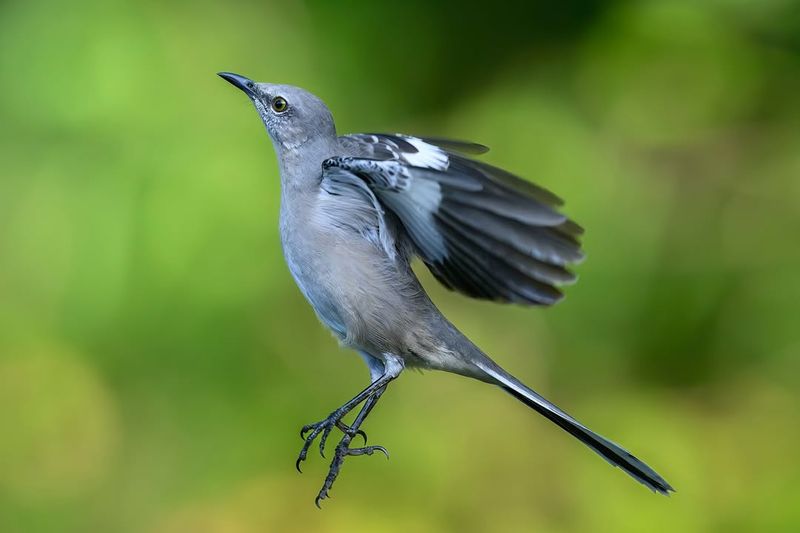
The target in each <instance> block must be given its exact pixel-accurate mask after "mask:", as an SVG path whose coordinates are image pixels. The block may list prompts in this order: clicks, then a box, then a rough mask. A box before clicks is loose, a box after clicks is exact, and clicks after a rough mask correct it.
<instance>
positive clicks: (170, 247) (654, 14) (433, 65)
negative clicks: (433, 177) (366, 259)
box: [0, 0, 800, 533]
mask: <svg viewBox="0 0 800 533" xmlns="http://www.w3.org/2000/svg"><path fill="white" fill-rule="evenodd" d="M220 70H230V71H234V72H238V73H241V74H245V75H247V76H250V77H253V78H255V79H257V80H261V81H272V82H282V83H291V84H295V85H300V86H303V87H305V88H308V89H310V90H312V91H313V92H315V93H316V94H318V95H319V96H321V97H322V98H323V99H324V100H325V101H326V102H327V103H328V104H329V105H330V107H331V109H332V110H333V113H334V115H335V117H336V118H337V123H338V127H339V131H340V132H342V133H345V132H353V131H390V132H391V131H401V132H407V133H412V134H427V135H441V136H451V137H455V138H466V139H470V140H475V141H478V142H481V143H484V144H487V145H489V146H491V147H492V148H493V150H492V151H491V152H490V153H489V154H487V155H486V156H484V157H485V160H486V161H489V162H491V163H494V164H497V165H500V166H503V167H505V168H508V169H509V170H512V171H514V172H516V173H518V174H521V175H523V176H526V177H528V178H529V179H532V180H534V181H536V182H538V183H540V184H542V185H544V186H546V187H548V188H550V189H552V190H554V191H555V192H557V193H558V194H560V195H561V196H563V197H564V198H566V200H567V206H566V209H567V212H568V213H569V214H570V215H571V216H572V217H574V218H575V219H576V220H577V221H578V222H580V223H581V224H582V225H584V226H585V227H586V228H587V233H586V237H585V248H586V251H587V253H588V259H587V261H586V262H585V263H583V264H582V265H580V267H579V268H578V272H579V274H580V276H581V280H580V282H579V283H578V284H577V285H576V286H574V287H570V288H569V289H568V291H567V293H568V297H567V299H566V301H565V302H563V303H562V304H560V305H558V306H556V307H555V308H553V309H549V310H544V309H523V308H520V307H503V306H497V305H492V304H488V303H481V302H474V301H466V300H465V299H464V298H461V297H459V296H457V295H455V294H451V293H448V292H447V291H446V290H444V289H442V288H440V287H438V286H437V285H436V284H435V283H432V282H431V281H432V280H431V278H430V276H428V275H427V273H425V281H426V285H427V286H428V287H429V288H430V290H431V292H432V295H433V298H434V300H435V301H436V302H437V303H438V304H439V305H440V306H441V308H442V309H443V310H444V311H445V312H446V314H447V315H448V316H449V317H450V318H451V319H452V320H453V322H454V323H456V324H457V325H458V326H459V327H461V328H462V329H463V330H464V331H465V332H466V333H467V334H468V335H469V336H470V337H471V338H473V339H474V340H475V341H476V342H477V343H478V344H479V345H480V346H481V347H482V348H484V349H485V350H486V351H487V352H488V353H490V354H492V355H493V356H494V357H495V358H496V359H497V360H498V361H499V362H500V363H502V364H503V365H504V366H506V367H507V368H508V369H509V370H510V371H512V372H514V373H515V374H517V375H518V376H520V377H521V378H522V379H523V380H525V381H526V382H528V383H529V384H530V385H531V386H533V387H534V388H536V389H537V390H539V391H540V392H542V393H543V394H545V395H547V396H549V397H551V398H552V399H553V400H554V401H556V402H557V403H558V404H560V405H562V406H563V407H564V408H565V409H567V410H568V411H569V412H572V413H574V414H576V415H577V416H578V418H579V419H580V420H582V421H583V422H585V423H586V424H587V425H589V426H590V427H592V428H594V429H596V430H598V431H599V432H601V433H602V434H604V435H607V436H608V437H610V438H612V439H613V440H615V441H618V442H620V443H622V444H624V445H625V446H626V447H628V448H629V449H631V450H632V451H633V452H634V453H636V454H637V455H639V456H640V457H642V458H644V459H645V460H646V461H647V462H648V463H649V464H651V465H652V466H653V467H654V468H656V469H657V470H658V471H659V472H660V473H662V474H663V475H664V477H665V478H666V479H668V480H669V481H670V483H672V484H673V485H674V486H675V487H676V488H677V490H678V492H677V494H675V495H673V496H672V497H670V498H669V499H667V498H663V497H660V496H656V495H653V494H651V493H649V492H648V491H647V490H645V489H644V488H643V487H642V486H640V485H638V484H636V483H634V482H632V481H631V480H630V479H628V478H627V476H625V475H624V474H623V473H621V472H620V471H618V470H615V469H612V468H610V467H609V466H608V465H606V464H605V463H604V462H603V461H602V460H601V459H600V458H598V457H596V456H595V455H594V454H592V453H591V452H590V451H588V450H587V449H586V448H585V447H583V446H582V445H580V444H579V443H577V442H576V441H574V440H573V439H571V438H570V437H568V436H567V435H566V434H564V433H563V432H562V431H560V430H559V429H558V428H556V427H555V426H553V425H552V424H550V423H548V422H547V421H545V420H544V419H542V418H541V417H539V416H537V415H535V414H534V413H532V412H530V411H529V410H528V409H527V408H525V407H524V406H522V405H521V404H519V403H517V402H515V401H514V400H513V399H512V398H510V397H508V396H507V395H505V394H503V393H501V392H500V391H498V390H496V389H493V388H491V387H488V386H486V385H483V384H480V383H477V382H472V381H469V380H466V379H461V378H458V377H455V376H450V375H446V374H440V373H428V374H425V375H420V374H418V373H415V372H408V373H406V374H405V375H403V377H402V378H401V379H399V380H398V381H397V382H396V383H395V384H394V385H392V386H391V387H390V389H389V392H388V393H387V394H386V395H385V396H384V398H383V400H382V401H381V403H380V405H379V406H378V407H377V409H376V410H375V412H374V414H373V416H372V417H371V418H370V419H369V420H368V422H367V424H366V425H365V429H366V430H367V432H368V433H369V435H370V440H371V442H373V443H377V444H383V445H385V446H386V447H387V448H388V449H389V450H390V452H391V453H392V458H391V460H390V461H389V462H387V461H385V460H384V459H383V458H381V457H380V456H373V457H372V458H358V459H353V460H350V461H349V463H347V465H346V466H345V468H344V471H343V474H342V475H341V477H340V478H339V481H338V482H337V484H336V485H335V487H334V490H333V493H332V495H333V497H332V499H331V500H328V501H326V502H325V503H324V505H323V511H321V512H320V511H318V510H317V509H316V508H315V507H314V505H313V498H314V496H315V495H316V492H317V490H318V489H319V486H320V484H321V482H322V479H323V477H324V475H325V473H326V471H327V465H328V461H327V460H322V459H320V458H319V456H317V455H313V456H312V457H311V459H310V460H309V461H308V462H307V463H306V466H305V473H304V474H303V475H300V474H298V473H297V472H295V470H294V459H295V456H296V453H297V452H298V451H299V447H300V445H301V441H300V439H299V438H298V436H297V431H298V429H299V427H300V426H301V425H303V424H305V423H308V422H312V421H315V420H318V419H320V418H322V417H323V416H324V415H326V414H327V413H328V412H330V410H331V409H333V408H334V407H335V406H337V405H339V404H340V403H342V402H343V401H344V400H346V399H348V398H349V397H350V396H351V395H352V394H354V393H355V392H356V391H357V390H360V388H361V387H362V386H363V385H364V384H365V382H366V380H367V379H368V376H367V372H366V369H365V368H364V366H363V363H362V362H361V360H360V359H359V358H358V357H356V356H354V355H353V354H352V353H348V352H345V351H342V350H340V349H339V348H337V346H336V343H335V341H334V339H333V338H332V337H331V336H330V334H329V333H327V332H326V331H325V330H324V329H323V328H322V326H320V325H319V324H318V322H317V320H316V319H315V317H314V315H313V313H312V311H311V310H310V308H309V306H308V305H307V304H306V302H305V301H304V300H303V299H302V296H301V295H300V293H299V291H298V290H297V289H296V288H295V286H294V285H293V283H292V281H291V279H290V277H289V274H288V271H287V269H286V267H285V265H284V263H283V260H282V257H281V251H280V246H279V241H278V231H277V210H278V197H279V184H278V176H277V166H276V162H275V156H274V154H273V152H272V149H271V146H270V143H269V141H268V138H267V136H266V134H265V132H264V130H263V126H262V125H261V124H260V122H259V120H258V117H257V116H256V113H255V111H254V109H253V108H252V106H251V104H250V103H249V102H248V101H247V99H246V98H245V97H244V96H243V95H242V94H241V93H240V92H238V91H236V90H235V89H234V88H233V87H231V86H230V85H228V84H227V83H225V82H224V81H223V80H221V79H219V78H218V77H217V76H216V75H215V73H216V72H217V71H220ZM0 82H1V83H0V86H1V87H2V93H0V531H2V532H3V533H6V532H8V533H16V532H26V533H28V532H31V533H36V532H101V533H102V532H139V531H141V532H153V533H183V532H200V533H205V532H208V533H250V532H260V531H323V532H331V531H353V532H361V531H364V532H383V531H386V532H395V531H397V532H401V531H403V532H405V531H421V532H429V531H430V532H433V531H465V532H483V531H504V532H505V531H541V532H560V531H580V532H586V531H615V532H626V531H630V532H642V531H681V532H693V531H720V532H732V531H733V532H735V531H742V532H749V531H797V530H798V529H800V453H799V452H798V446H797V442H798V439H799V438H800V423H799V422H800V415H799V414H798V413H800V393H798V386H800V359H798V355H799V354H798V352H800V305H798V300H800V282H798V279H797V276H798V274H799V271H800V241H799V240H798V234H800V3H798V2H792V1H788V0H785V1H783V0H769V1H762V2H749V1H745V0H705V1H689V0H685V1H670V2H611V3H603V2H597V1H585V2H574V1H572V2H561V3H558V2H552V3H551V2H548V3H544V2H542V3H530V2H526V3H524V4H523V3H520V5H519V6H517V7H511V6H503V5H502V4H501V3H497V2H493V3H485V4H483V5H479V6H475V7H474V8H469V7H466V6H465V5H464V4H463V3H462V2H443V3H436V4H433V3H428V2H422V1H419V0H413V1H410V2H402V3H401V2H375V1H374V0H371V1H367V0H359V1H353V2H342V3H334V2H329V3H326V2H322V1H321V0H317V1H311V2H307V3H303V2H297V1H294V0H286V1H283V2H272V3H267V2H254V1H244V0H242V1H237V2H218V3H213V2H208V1H202V0H201V1H194V2H189V1H184V2H168V3H165V2H159V1H154V0H144V1H138V2H137V1H119V0H104V1H99V0H97V1H92V0H75V1H71V2H66V1H57V0H50V1H46V0H45V1H40V0H31V1H8V0H6V1H5V2H2V3H0Z"/></svg>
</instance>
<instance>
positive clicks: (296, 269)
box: [284, 234, 413, 353]
mask: <svg viewBox="0 0 800 533" xmlns="http://www.w3.org/2000/svg"><path fill="white" fill-rule="evenodd" d="M318 238H321V239H322V240H319V241H316V242H324V243H325V245H324V246H320V247H318V248H316V249H313V248H309V247H295V246H293V243H292V242H284V254H285V256H286V261H287V264H288V265H289V270H290V271H291V273H292V276H293V277H294V279H295V281H296V283H297V285H298V287H299V288H300V291H301V292H302V293H303V295H304V296H305V297H306V299H307V300H308V301H309V303H310V304H311V305H312V307H313V308H314V310H315V311H316V313H317V316H318V317H319V319H320V320H321V321H322V322H323V323H324V324H325V325H326V326H327V327H329V328H330V329H331V330H333V332H334V333H336V335H337V336H338V337H339V339H340V340H341V341H342V343H343V344H345V345H347V346H350V347H352V348H356V349H360V350H366V351H369V352H371V353H374V352H376V351H387V350H392V349H393V348H394V347H395V345H396V344H397V343H398V342H399V339H398V338H399V336H400V334H401V333H402V332H403V331H404V330H405V329H406V328H402V327H399V324H398V323H397V321H398V320H400V319H403V320H405V319H407V318H408V317H409V314H410V312H411V309H410V305H411V303H412V299H413V298H411V299H409V298H408V287H406V285H407V284H408V283H405V284H404V283H399V281H400V280H403V279H405V278H406V277H407V276H406V275H405V274H404V273H403V271H402V270H399V269H398V265H397V264H396V263H395V261H394V260H393V259H390V258H388V257H386V255H385V254H384V253H382V251H381V250H380V249H379V248H377V247H376V246H374V245H372V244H371V243H369V242H367V241H365V240H364V239H363V238H359V237H355V236H354V237H353V238H352V239H351V238H349V236H348V235H342V234H334V235H331V234H328V235H325V237H319V236H318ZM326 239H327V240H326ZM304 242H307V241H306V240H305V239H304ZM407 308H408V309H407Z"/></svg>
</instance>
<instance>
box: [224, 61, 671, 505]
mask: <svg viewBox="0 0 800 533" xmlns="http://www.w3.org/2000/svg"><path fill="white" fill-rule="evenodd" d="M218 75H219V76H220V77H222V78H223V79H224V80H226V81H228V82H230V83H231V84H232V85H234V86H235V87H237V88H238V89H240V90H241V91H243V92H244V93H245V94H246V95H247V96H248V97H249V99H250V100H251V102H252V103H253V105H254V106H255V108H256V111H257V112H258V115H259V116H260V118H261V120H262V122H263V124H264V126H265V127H266V130H267V133H268V135H269V137H270V139H271V140H272V144H273V147H274V150H275V153H276V156H277V161H278V166H279V174H280V189H281V195H280V217H279V218H280V222H279V226H280V239H281V245H282V249H283V254H284V257H285V260H286V263H287V265H288V268H289V271H290V273H291V275H292V277H293V278H294V281H295V282H296V284H297V286H298V287H299V289H300V291H301V292H302V294H303V295H304V296H305V298H306V299H307V300H308V302H309V303H310V304H311V306H312V307H313V308H314V311H315V312H316V315H317V317H318V318H319V320H320V321H321V322H322V323H323V324H324V325H325V326H327V327H328V328H329V329H330V330H331V331H332V332H333V334H334V336H335V337H336V338H338V340H339V342H340V344H341V345H342V346H344V347H346V348H350V349H352V350H354V351H355V352H357V353H358V354H359V355H360V356H361V357H362V358H363V360H364V362H365V363H366V365H367V367H368V369H369V374H370V383H369V385H368V386H367V387H365V388H364V389H363V390H362V391H361V392H359V393H358V394H356V395H355V396H354V397H353V398H352V399H351V400H350V401H348V402H346V403H345V404H343V405H342V406H341V407H339V408H337V409H335V410H334V411H332V412H331V413H330V414H329V415H328V416H327V417H325V418H324V419H322V420H321V421H319V422H315V423H312V424H308V425H306V426H304V427H303V428H302V430H301V432H300V436H301V438H302V439H304V444H303V446H302V449H301V451H300V454H299V456H298V458H297V461H296V467H297V469H298V471H299V470H300V465H301V463H302V462H303V461H305V460H306V458H307V455H308V452H309V449H310V448H311V446H312V445H313V443H314V442H315V440H316V439H319V450H320V453H321V454H322V455H323V457H324V452H325V445H326V441H327V439H328V437H329V436H330V435H331V433H332V432H334V430H338V432H340V433H341V440H340V441H339V442H338V444H337V445H336V448H335V451H334V454H333V457H332V461H331V464H330V468H329V470H328V474H327V476H326V478H325V480H324V482H323V484H322V488H321V489H320V491H319V493H318V494H317V497H316V499H315V503H316V505H317V507H320V502H321V501H323V500H325V499H326V498H328V497H329V496H330V491H331V488H332V486H333V484H334V481H335V480H336V479H337V476H338V475H339V472H340V470H341V467H342V465H343V463H344V460H345V459H346V458H347V457H350V456H358V455H372V454H374V453H376V452H379V453H383V454H385V455H386V456H387V457H388V452H387V451H386V449H385V448H384V447H382V446H378V445H370V446H367V441H366V439H367V437H366V433H364V431H363V430H362V429H361V427H362V424H363V423H364V420H365V419H366V418H367V416H368V415H369V414H370V412H371V411H372V409H373V408H374V407H375V404H376V403H377V402H378V400H379V398H380V397H381V396H382V395H383V394H384V393H385V391H386V390H387V387H388V386H389V384H390V383H391V382H392V381H393V380H395V379H396V378H397V377H398V376H400V374H401V373H402V372H403V370H404V369H407V368H408V369H412V368H413V369H419V370H439V371H444V372H450V373H454V374H458V375H461V376H465V377H469V378H473V379H476V380H479V381H481V382H484V383H487V384H490V385H494V386H497V387H499V388H500V389H502V390H504V391H506V392H507V393H509V394H510V395H512V396H513V397H515V398H517V399H518V400H520V401H521V402H523V403H524V404H526V405H527V406H528V407H530V408H531V409H533V410H534V411H536V412H538V413H539V414H541V415H542V416H544V417H545V418H547V419H548V420H550V421H551V422H553V423H555V424H556V425H557V426H559V427H560V428H562V429H563V430H565V431H566V432H567V433H569V434H570V435H572V436H573V437H575V438H577V439H578V440H579V441H581V442H582V443H583V444H585V445H586V446H588V447H589V448H590V449H592V450H594V451H595V452H596V453H597V454H599V455H600V456H601V457H603V458H604V459H605V460H606V461H608V462H609V463H610V464H612V465H613V466H616V467H619V468H620V469H622V470H623V471H624V472H626V473H627V474H628V475H630V476H631V477H632V478H633V479H635V480H636V481H638V482H639V483H641V484H643V485H644V486H645V487H647V488H649V489H650V490H652V491H653V492H655V493H659V494H663V495H669V494H670V492H674V489H673V488H672V486H670V484H669V483H667V481H666V480H665V479H664V478H663V477H661V476H660V475H659V474H658V473H656V471H655V470H653V469H652V468H650V467H649V466H647V465H646V464H645V463H644V462H643V461H641V460H639V459H638V458H636V457H635V456H634V455H632V454H631V453H630V452H628V451H627V450H626V449H624V448H623V447H621V446H620V445H618V444H615V443H614V442H612V441H610V440H608V439H606V438H605V437H602V436H600V435H599V434H597V433H595V432H593V431H592V430H590V429H589V428H587V427H586V426H584V425H583V424H581V423H580V422H578V421H577V420H576V419H575V418H573V417H572V416H570V415H569V414H567V413H566V412H565V411H563V410H562V409H560V408H559V407H557V406H556V405H554V404H553V403H552V402H550V401H548V400H547V399H545V398H544V397H543V396H541V395H540V394H538V393H537V392H535V391H534V390H533V389H531V388H530V387H528V386H527V385H525V384H524V383H523V382H522V381H520V380H519V379H517V378H516V377H514V376H513V375H511V374H510V373H509V372H507V371H506V370H504V369H503V368H502V367H501V366H500V365H498V364H497V363H496V362H494V361H493V360H492V359H491V358H490V357H489V356H488V355H486V354H485V353H484V352H483V351H482V350H481V349H480V348H478V347H477V346H476V345H475V344H474V343H472V342H471V341H470V340H469V339H468V338H467V337H466V335H464V334H463V333H461V332H460V331H459V330H458V329H457V328H456V326H454V325H453V324H452V323H451V322H450V321H449V320H448V319H447V318H445V316H444V315H443V314H442V313H441V312H440V310H439V309H438V308H437V307H436V305H435V304H434V303H433V301H432V300H431V299H430V297H429V296H428V294H427V293H426V291H425V289H424V288H423V286H422V284H421V282H420V281H419V279H418V278H417V276H416V275H415V272H414V271H413V270H412V262H413V261H414V260H415V259H417V258H418V259H419V260H421V261H422V262H423V263H424V264H425V266H426V267H427V268H428V269H429V270H430V271H431V273H432V274H433V276H434V277H435V278H436V279H437V280H438V281H439V282H441V283H442V284H443V285H444V286H445V287H446V288H448V289H450V290H453V291H456V292H458V293H461V294H464V295H466V296H468V297H472V298H476V299H482V300H489V301H494V302H498V303H511V304H520V305H523V306H550V305H553V304H555V303H557V302H558V301H559V300H561V299H562V297H563V292H562V289H561V287H563V286H564V285H566V284H569V283H572V282H574V281H575V279H576V276H575V274H574V273H573V272H572V270H571V268H572V267H573V265H575V264H577V263H579V262H580V261H581V260H582V259H583V256H584V254H583V251H582V250H581V236H582V234H583V232H584V230H583V228H582V227H581V226H579V225H578V224H576V223H575V222H573V221H572V220H570V219H569V218H568V217H567V216H566V215H564V214H562V213H561V211H560V207H561V206H562V205H563V201H562V200H561V199H560V198H559V197H558V196H556V195H555V194H553V193H551V192H550V191H548V190H546V189H545V188H542V187H540V186H538V185H535V184H533V183H532V182H530V181H528V180H525V179H523V178H521V177H518V176H516V175H514V174H512V173H511V172H508V171H505V170H502V169H500V168H498V167H495V166H491V165H489V164H487V163H485V162H483V161H480V160H479V159H477V156H479V155H481V154H483V153H485V152H486V151H488V148H486V147H485V146H483V145H481V144H477V143H472V142H466V141H458V140H451V139H445V138H436V137H415V136H411V135H404V134H399V133H395V134H350V135H341V136H340V135H338V134H337V132H336V126H335V123H334V119H333V116H332V114H331V112H330V110H329V109H328V107H327V106H326V105H325V103H324V102H323V101H322V100H321V99H320V98H318V97H317V96H315V95H313V94H311V93H310V92H308V91H306V90H304V89H301V88H298V87H294V86H291V85H283V84H272V83H260V82H255V81H253V80H251V79H249V78H247V77H245V76H241V75H239V74H234V73H232V72H219V73H218ZM359 406H360V408H359ZM357 408H358V410H357V411H356V409H357ZM351 412H356V414H355V418H354V419H353V421H352V422H351V423H349V424H348V423H346V422H345V421H344V418H345V417H346V416H347V415H348V414H349V413H351ZM337 434H338V433H337ZM357 436H360V437H362V438H363V440H364V445H363V446H355V443H354V442H353V441H354V439H355V438H356V437H357Z"/></svg>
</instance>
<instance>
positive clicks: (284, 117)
mask: <svg viewBox="0 0 800 533" xmlns="http://www.w3.org/2000/svg"><path fill="white" fill-rule="evenodd" d="M219 76H220V77H221V78H223V79H224V80H226V81H228V82H230V83H231V84H233V85H234V86H236V87H237V88H239V89H241V90H242V91H243V92H244V93H245V94H246V95H247V96H248V97H249V98H250V100H252V102H253V104H254V105H255V106H256V110H257V111H258V114H259V116H260V117H261V120H262V121H263V122H264V126H266V128H267V133H269V136H270V137H271V138H272V141H273V143H274V144H275V148H276V150H278V151H279V152H282V151H286V150H289V151H292V150H296V149H297V148H299V147H300V146H302V145H304V144H306V143H307V142H309V141H314V140H319V139H324V140H327V139H332V138H334V137H336V128H335V126H334V123H333V117H332V116H331V112H330V111H329V110H328V107H327V106H326V105H325V103H324V102H323V101H322V100H320V99H319V98H317V97H316V96H314V95H313V94H311V93H310V92H308V91H305V90H303V89H300V88H299V87H293V86H291V85H277V84H272V83H257V82H254V81H253V80H251V79H248V78H245V77H244V76H240V75H238V74H233V73H231V72H220V73H219Z"/></svg>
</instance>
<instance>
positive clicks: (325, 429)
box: [295, 410, 367, 472]
mask: <svg viewBox="0 0 800 533" xmlns="http://www.w3.org/2000/svg"><path fill="white" fill-rule="evenodd" d="M345 414H346V413H341V412H339V411H338V410H337V411H334V412H333V413H331V414H330V416H328V418H326V419H325V420H321V421H319V422H315V423H313V424H307V425H305V426H303V429H301V430H300V438H301V439H304V440H305V443H304V444H303V448H302V449H301V450H300V455H299V456H298V457H297V462H296V463H295V467H296V468H297V471H298V472H302V471H301V470H300V463H302V462H303V461H305V460H306V457H307V456H308V450H309V448H311V445H312V444H313V443H314V440H315V439H316V438H317V437H318V436H320V435H321V437H320V440H319V454H320V455H321V456H322V457H325V443H326V442H327V440H328V436H329V435H330V434H331V431H333V428H334V427H336V428H338V429H339V430H340V431H341V432H342V433H344V434H345V435H346V436H348V437H349V438H350V439H352V438H353V437H355V436H356V435H361V436H362V437H363V439H364V444H366V443H367V434H366V433H364V432H363V431H361V430H360V429H353V428H351V427H350V426H348V425H347V424H345V423H344V422H342V417H343V416H344V415H345ZM309 432H310V433H309ZM306 433H308V437H306ZM348 442H349V440H348Z"/></svg>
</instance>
